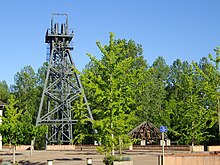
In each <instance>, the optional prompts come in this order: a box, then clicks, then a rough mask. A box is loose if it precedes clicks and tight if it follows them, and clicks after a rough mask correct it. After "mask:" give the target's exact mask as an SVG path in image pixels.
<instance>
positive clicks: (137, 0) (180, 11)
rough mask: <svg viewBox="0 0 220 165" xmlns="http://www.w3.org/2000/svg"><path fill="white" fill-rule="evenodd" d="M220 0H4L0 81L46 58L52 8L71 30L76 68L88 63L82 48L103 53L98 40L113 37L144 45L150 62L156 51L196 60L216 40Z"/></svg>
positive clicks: (171, 58) (219, 33)
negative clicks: (98, 45)
mask: <svg viewBox="0 0 220 165" xmlns="http://www.w3.org/2000/svg"><path fill="white" fill-rule="evenodd" d="M219 6H220V1H219V0H211V1H208V0H179V1H177V0H166V1H165V0H19V1H16V0H2V1H1V4H0V25H1V27H0V37H1V40H0V42H1V43H0V57H1V58H0V61H1V64H0V81H2V80H6V81H7V83H8V84H13V83H14V75H15V74H16V72H20V70H21V69H22V68H23V67H24V66H27V65H31V66H32V67H33V68H34V70H35V71H37V69H38V68H39V67H40V66H41V65H42V64H43V62H44V61H45V60H46V48H47V45H46V44H45V42H44V39H45V32H46V29H47V28H49V27H50V20H51V14H52V13H67V14H68V16H69V27H70V28H71V29H73V30H74V34H75V37H74V42H73V46H74V50H73V52H72V56H73V59H74V61H75V64H76V67H77V69H79V70H82V68H84V66H85V65H86V64H87V63H88V62H89V58H88V57H87V56H86V53H91V54H93V55H94V56H96V57H97V58H100V57H101V54H100V52H99V50H98V48H97V46H96V41H97V40H100V41H101V43H102V44H108V40H109V32H114V33H115V34H116V38H120V39H124V38H125V39H127V40H129V39H133V40H134V41H135V42H136V43H139V44H142V46H143V49H144V53H143V55H144V57H145V59H146V60H147V62H148V63H149V64H150V65H151V64H152V63H153V61H154V60H155V59H156V58H157V57H158V56H163V57H164V58H165V60H166V62H167V64H169V65H170V64H172V62H173V61H174V60H176V59H178V58H179V59H181V60H186V61H189V62H191V61H192V60H194V61H199V60H200V59H201V58H202V57H207V55H208V54H209V53H212V54H213V53H214V52H213V49H214V48H215V47H216V46H219V45H220V21H219V18H220V14H219Z"/></svg>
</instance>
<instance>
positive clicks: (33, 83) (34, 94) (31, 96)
mask: <svg viewBox="0 0 220 165" xmlns="http://www.w3.org/2000/svg"><path fill="white" fill-rule="evenodd" d="M14 79H15V85H14V86H13V93H14V95H15V97H16V99H17V100H18V103H17V106H18V107H19V109H23V115H22V117H23V118H25V119H24V121H25V122H27V124H35V122H36V116H37V112H38V107H39V106H38V105H39V90H38V89H37V76H36V74H35V72H34V70H33V68H32V67H31V66H26V67H24V68H23V69H22V70H21V71H20V72H17V73H16V75H15V78H14Z"/></svg>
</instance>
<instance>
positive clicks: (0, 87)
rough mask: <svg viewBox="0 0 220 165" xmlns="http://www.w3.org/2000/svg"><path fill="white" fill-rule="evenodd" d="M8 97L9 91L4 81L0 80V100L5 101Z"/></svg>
mask: <svg viewBox="0 0 220 165" xmlns="http://www.w3.org/2000/svg"><path fill="white" fill-rule="evenodd" d="M9 97H10V91H9V88H8V84H7V83H6V81H0V100H1V101H3V102H5V103H7V101H8V99H9Z"/></svg>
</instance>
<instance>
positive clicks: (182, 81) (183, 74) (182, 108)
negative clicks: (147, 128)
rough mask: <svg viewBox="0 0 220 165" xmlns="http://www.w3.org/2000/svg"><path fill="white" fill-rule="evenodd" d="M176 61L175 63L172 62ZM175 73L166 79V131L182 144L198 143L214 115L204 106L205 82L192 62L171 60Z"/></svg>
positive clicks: (203, 138)
mask: <svg viewBox="0 0 220 165" xmlns="http://www.w3.org/2000/svg"><path fill="white" fill-rule="evenodd" d="M176 64H177V65H176ZM177 68H178V70H176V71H177V72H175V73H174V72H172V74H175V76H174V75H173V76H172V79H170V83H171V84H169V86H170V89H171V90H172V92H171V93H170V96H169V97H170V99H169V101H168V103H167V112H168V114H169V115H170V123H171V124H170V127H171V128H170V134H171V137H172V138H176V140H177V141H179V142H180V143H182V144H189V143H191V142H192V143H194V142H195V143H196V144H200V143H202V142H205V141H207V140H208V139H209V138H210V137H211V135H210V132H208V129H209V128H211V127H212V126H213V125H214V118H213V116H214V115H215V114H214V113H213V111H212V110H210V109H209V107H208V106H207V103H208V101H207V99H208V97H207V93H208V90H207V89H208V88H209V84H208V83H207V81H204V79H203V75H202V74H201V70H200V69H199V66H198V65H197V64H196V63H192V64H188V63H181V61H180V60H177V61H176V62H175V63H174V66H173V71H174V70H175V69H177Z"/></svg>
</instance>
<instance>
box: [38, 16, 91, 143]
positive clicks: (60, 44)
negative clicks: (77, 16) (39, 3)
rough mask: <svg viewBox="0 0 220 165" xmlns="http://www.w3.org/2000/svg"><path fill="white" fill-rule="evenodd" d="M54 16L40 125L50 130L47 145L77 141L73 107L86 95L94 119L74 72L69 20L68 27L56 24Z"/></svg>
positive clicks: (71, 34) (39, 119)
mask: <svg viewBox="0 0 220 165" xmlns="http://www.w3.org/2000/svg"><path fill="white" fill-rule="evenodd" d="M57 15H58V16H60V14H55V15H53V16H52V20H51V28H50V29H48V30H47V32H46V37H45V42H46V43H48V44H49V46H50V58H49V65H48V68H47V74H46V79H45V84H44V89H43V93H42V97H41V102H40V107H39V111H38V116H37V121H36V125H40V124H44V125H47V127H48V135H47V142H49V143H64V142H71V141H72V140H73V124H75V123H76V122H77V120H75V119H73V111H72V105H73V103H74V101H76V100H77V99H78V98H79V94H82V95H83V99H84V103H86V106H87V109H88V117H89V118H91V119H93V117H92V113H91V110H90V107H89V105H88V103H87V99H86V96H85V94H84V92H83V87H82V84H81V81H80V78H79V75H78V74H77V73H76V72H75V71H74V68H75V65H74V62H73V59H72V56H71V53H70V51H71V50H72V49H73V47H71V46H70V42H71V40H72V38H73V32H71V33H69V32H68V17H67V15H66V14H64V15H61V16H66V23H63V24H61V31H59V24H58V23H55V24H53V17H54V16H57Z"/></svg>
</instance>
